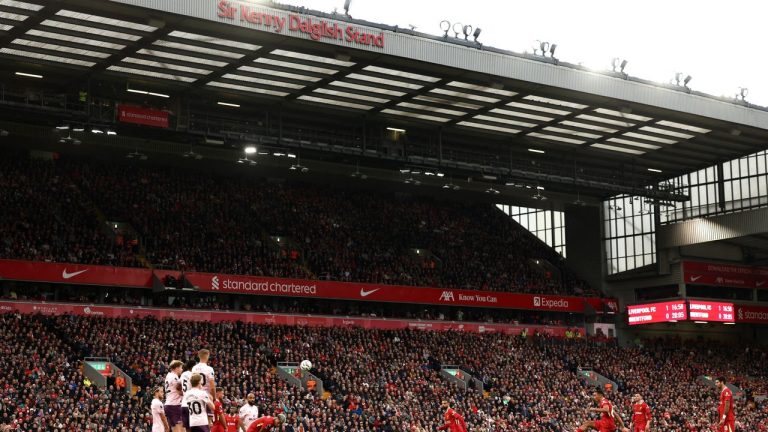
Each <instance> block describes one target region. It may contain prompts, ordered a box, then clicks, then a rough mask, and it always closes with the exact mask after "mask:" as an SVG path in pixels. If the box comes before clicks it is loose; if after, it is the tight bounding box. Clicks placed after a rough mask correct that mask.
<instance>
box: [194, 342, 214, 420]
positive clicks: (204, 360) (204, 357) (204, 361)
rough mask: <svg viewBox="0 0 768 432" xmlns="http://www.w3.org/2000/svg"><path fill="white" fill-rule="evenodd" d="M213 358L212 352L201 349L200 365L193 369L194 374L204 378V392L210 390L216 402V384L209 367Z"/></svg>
mask: <svg viewBox="0 0 768 432" xmlns="http://www.w3.org/2000/svg"><path fill="white" fill-rule="evenodd" d="M210 356H211V352H210V351H208V350H207V349H201V350H200V351H198V352H197V357H198V358H199V359H200V363H198V364H196V365H195V367H193V368H192V373H193V374H200V375H201V376H202V377H203V382H202V383H201V385H202V386H203V390H208V394H210V395H211V400H216V382H215V380H214V378H213V368H212V367H210V366H208V359H209V358H210ZM210 417H211V422H213V411H211V412H210Z"/></svg>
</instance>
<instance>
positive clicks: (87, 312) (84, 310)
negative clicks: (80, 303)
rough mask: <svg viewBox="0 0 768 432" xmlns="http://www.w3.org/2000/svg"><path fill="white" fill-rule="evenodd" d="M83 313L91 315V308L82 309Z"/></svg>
mask: <svg viewBox="0 0 768 432" xmlns="http://www.w3.org/2000/svg"><path fill="white" fill-rule="evenodd" d="M83 313H85V314H86V315H90V314H91V308H89V307H87V308H85V309H83Z"/></svg>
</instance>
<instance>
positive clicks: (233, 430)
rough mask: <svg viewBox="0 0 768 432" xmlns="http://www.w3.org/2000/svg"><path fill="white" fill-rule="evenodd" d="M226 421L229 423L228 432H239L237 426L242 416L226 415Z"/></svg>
mask: <svg viewBox="0 0 768 432" xmlns="http://www.w3.org/2000/svg"><path fill="white" fill-rule="evenodd" d="M224 420H226V421H227V432H237V424H238V423H240V416H238V415H229V414H225V415H224Z"/></svg>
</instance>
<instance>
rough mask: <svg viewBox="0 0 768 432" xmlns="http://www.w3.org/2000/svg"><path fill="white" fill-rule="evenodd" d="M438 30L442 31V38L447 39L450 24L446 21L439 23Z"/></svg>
mask: <svg viewBox="0 0 768 432" xmlns="http://www.w3.org/2000/svg"><path fill="white" fill-rule="evenodd" d="M440 30H442V31H443V37H444V38H447V37H448V32H449V31H450V30H451V22H450V21H448V20H442V21H440Z"/></svg>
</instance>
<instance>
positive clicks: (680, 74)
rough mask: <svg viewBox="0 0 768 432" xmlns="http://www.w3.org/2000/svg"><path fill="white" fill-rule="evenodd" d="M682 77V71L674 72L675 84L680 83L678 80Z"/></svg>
mask: <svg viewBox="0 0 768 432" xmlns="http://www.w3.org/2000/svg"><path fill="white" fill-rule="evenodd" d="M682 79H683V73H682V72H675V84H677V85H680V81H682Z"/></svg>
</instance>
